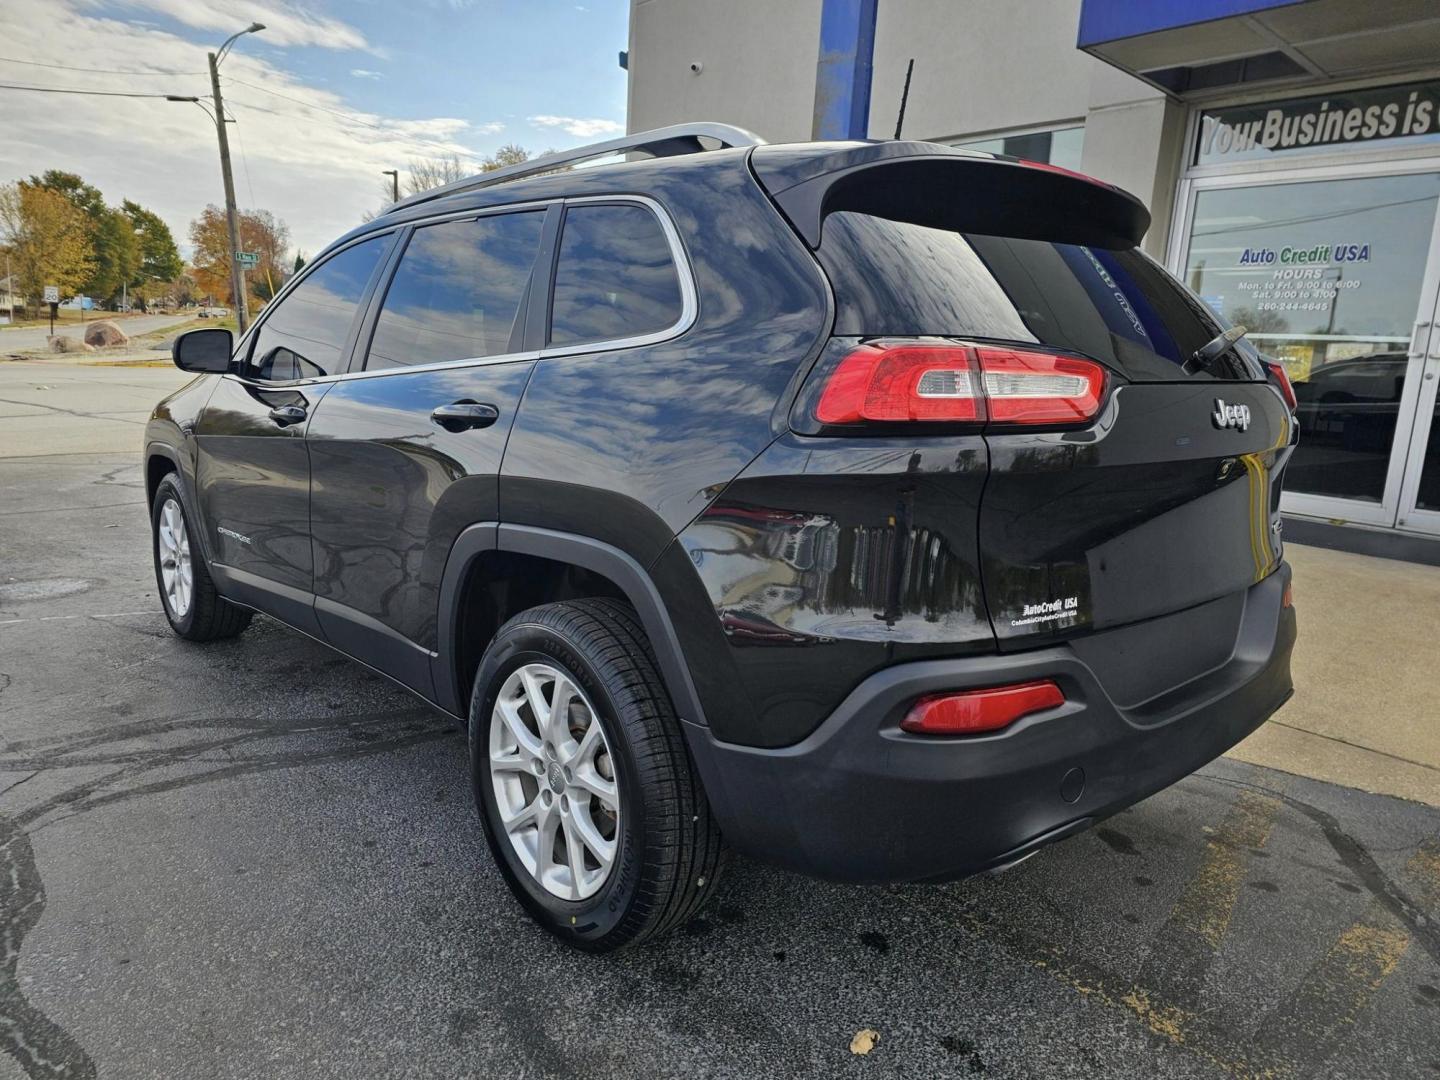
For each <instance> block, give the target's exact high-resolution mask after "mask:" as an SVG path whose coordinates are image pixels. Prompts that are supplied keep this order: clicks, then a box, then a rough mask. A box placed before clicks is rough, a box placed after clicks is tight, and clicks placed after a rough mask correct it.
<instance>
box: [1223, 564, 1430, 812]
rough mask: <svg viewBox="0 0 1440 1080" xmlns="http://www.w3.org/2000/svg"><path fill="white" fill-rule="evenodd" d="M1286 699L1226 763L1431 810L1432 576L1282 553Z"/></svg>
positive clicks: (1418, 569)
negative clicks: (1291, 614) (1290, 613)
mask: <svg viewBox="0 0 1440 1080" xmlns="http://www.w3.org/2000/svg"><path fill="white" fill-rule="evenodd" d="M1285 557H1286V558H1287V559H1289V561H1290V564H1291V565H1292V566H1293V567H1294V569H1295V610H1296V613H1297V614H1298V616H1299V618H1300V639H1299V641H1298V642H1297V643H1296V646H1295V659H1294V673H1295V696H1294V697H1293V698H1292V699H1291V700H1290V702H1289V703H1288V704H1287V705H1286V706H1285V707H1284V708H1283V709H1281V710H1280V712H1278V713H1277V714H1276V715H1275V716H1274V717H1273V718H1272V719H1271V721H1270V722H1269V723H1268V724H1266V725H1265V726H1264V727H1262V728H1261V729H1260V730H1259V731H1257V732H1255V734H1254V735H1252V736H1250V738H1248V739H1246V740H1245V741H1244V742H1243V743H1241V744H1240V745H1239V746H1237V747H1236V748H1235V749H1234V750H1232V751H1231V752H1230V756H1231V757H1234V758H1238V759H1239V760H1241V761H1247V762H1250V763H1252V764H1255V765H1267V766H1269V767H1270V768H1272V769H1280V770H1283V771H1284V772H1289V773H1297V774H1299V775H1301V776H1309V777H1313V778H1315V779H1318V780H1328V781H1330V782H1332V783H1336V784H1344V785H1346V786H1348V787H1357V788H1360V789H1362V790H1364V791H1373V792H1379V793H1383V794H1387V795H1398V796H1400V797H1401V798H1406V799H1414V800H1417V801H1419V802H1425V803H1429V804H1430V805H1431V806H1440V567H1434V566H1420V565H1418V564H1416V563H1406V562H1397V561H1394V560H1392V559H1375V558H1371V557H1370V556H1367V555H1352V554H1349V553H1347V552H1341V551H1327V550H1325V549H1322V548H1313V547H1301V546H1299V545H1297V544H1287V545H1286V546H1285Z"/></svg>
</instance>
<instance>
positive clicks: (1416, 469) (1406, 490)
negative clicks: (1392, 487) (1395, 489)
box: [1397, 308, 1440, 535]
mask: <svg viewBox="0 0 1440 1080" xmlns="http://www.w3.org/2000/svg"><path fill="white" fill-rule="evenodd" d="M1430 314H1431V319H1432V320H1433V321H1431V322H1429V323H1424V322H1422V323H1421V324H1420V325H1417V326H1416V328H1415V342H1414V343H1413V348H1412V352H1411V362H1412V363H1413V364H1414V365H1415V366H1416V368H1417V369H1418V370H1419V372H1420V377H1419V380H1418V389H1419V393H1418V394H1417V395H1416V396H1417V399H1418V400H1417V401H1416V404H1415V425H1414V429H1413V432H1412V434H1411V436H1410V454H1409V457H1408V459H1407V460H1406V462H1405V476H1404V480H1403V481H1402V483H1401V491H1400V517H1399V520H1398V522H1397V524H1399V525H1400V527H1401V528H1404V529H1414V530H1417V531H1419V532H1428V533H1435V534H1437V535H1440V395H1437V391H1440V308H1437V309H1436V310H1434V311H1432V312H1431V313H1430ZM1427 339H1428V344H1427Z"/></svg>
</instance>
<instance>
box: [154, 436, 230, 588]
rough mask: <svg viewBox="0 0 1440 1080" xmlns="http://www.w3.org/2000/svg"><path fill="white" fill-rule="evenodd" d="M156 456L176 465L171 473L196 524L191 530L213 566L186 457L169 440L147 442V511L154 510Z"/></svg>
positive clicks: (205, 558)
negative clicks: (152, 482)
mask: <svg viewBox="0 0 1440 1080" xmlns="http://www.w3.org/2000/svg"><path fill="white" fill-rule="evenodd" d="M156 458H164V459H165V460H166V461H168V462H170V464H171V465H173V466H174V468H173V469H171V474H172V475H173V476H174V477H175V486H176V487H178V488H179V489H180V501H181V502H182V503H183V504H184V507H185V513H186V515H187V516H188V517H189V518H190V520H191V521H192V522H194V524H195V528H194V529H192V530H191V531H192V532H193V533H194V534H195V536H194V539H195V541H196V543H197V546H198V547H199V548H200V557H201V558H203V559H204V560H205V565H206V567H207V568H210V567H213V566H214V563H215V560H214V559H213V558H212V557H211V554H210V544H209V539H208V538H207V537H206V535H205V523H204V521H203V520H201V517H200V507H199V505H198V504H197V503H196V501H195V492H194V491H193V490H192V489H191V486H190V477H188V476H186V475H185V465H186V462H185V459H184V457H183V456H182V455H181V453H180V451H179V450H177V449H176V448H175V447H173V446H171V445H170V444H169V443H167V442H161V441H159V440H157V439H152V440H150V441H149V442H148V443H146V444H145V501H146V507H145V509H146V511H147V512H153V511H154V509H155V508H154V498H155V493H154V492H153V491H151V490H150V463H151V462H152V461H154V460H155V459H156Z"/></svg>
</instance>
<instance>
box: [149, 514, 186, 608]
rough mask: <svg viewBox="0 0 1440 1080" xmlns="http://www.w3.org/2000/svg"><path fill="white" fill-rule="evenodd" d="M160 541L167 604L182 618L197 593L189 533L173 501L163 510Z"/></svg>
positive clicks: (162, 579) (161, 579)
mask: <svg viewBox="0 0 1440 1080" xmlns="http://www.w3.org/2000/svg"><path fill="white" fill-rule="evenodd" d="M157 539H158V541H159V547H160V581H161V584H162V585H163V587H164V591H165V605H166V606H167V607H168V608H169V609H170V614H171V615H172V616H174V617H175V618H177V619H183V618H184V617H185V615H186V613H187V612H188V611H189V610H190V601H191V598H192V597H193V595H194V592H195V571H194V567H193V566H192V565H191V562H190V534H189V533H188V532H187V531H186V529H185V514H184V513H183V512H182V511H181V509H180V504H179V503H178V502H176V501H175V500H174V499H166V500H165V505H164V506H163V507H161V508H160V527H159V530H158V532H157Z"/></svg>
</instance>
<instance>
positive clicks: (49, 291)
mask: <svg viewBox="0 0 1440 1080" xmlns="http://www.w3.org/2000/svg"><path fill="white" fill-rule="evenodd" d="M31 295H34V294H33V293H32V294H31ZM59 302H60V286H59V285H46V286H45V303H47V304H58V303H59Z"/></svg>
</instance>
